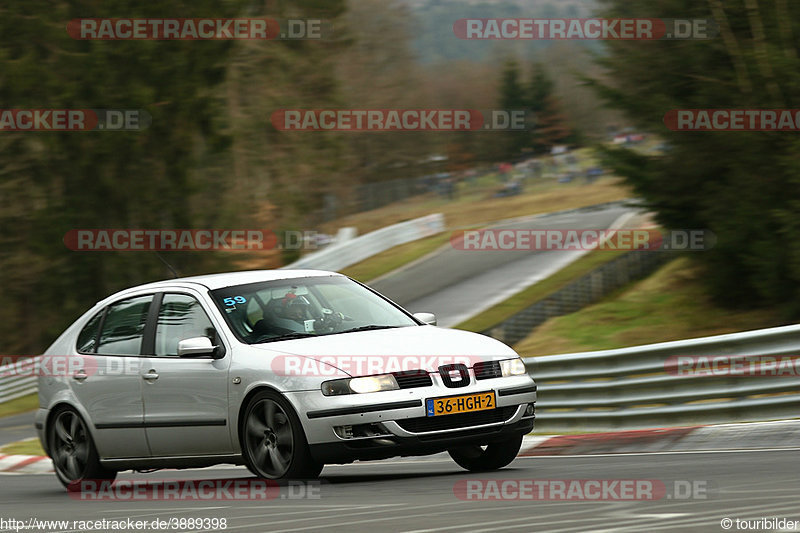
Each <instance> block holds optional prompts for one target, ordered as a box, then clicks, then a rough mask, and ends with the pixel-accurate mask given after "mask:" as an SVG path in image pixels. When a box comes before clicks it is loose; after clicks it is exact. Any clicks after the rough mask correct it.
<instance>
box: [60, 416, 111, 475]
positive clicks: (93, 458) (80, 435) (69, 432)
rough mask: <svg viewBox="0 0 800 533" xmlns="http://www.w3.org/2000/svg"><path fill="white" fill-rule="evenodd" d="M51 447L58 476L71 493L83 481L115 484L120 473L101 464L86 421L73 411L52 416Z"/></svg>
mask: <svg viewBox="0 0 800 533" xmlns="http://www.w3.org/2000/svg"><path fill="white" fill-rule="evenodd" d="M47 443H48V448H49V450H50V457H51V458H52V459H53V468H54V470H55V472H56V477H57V478H58V480H59V481H60V482H61V484H62V485H64V486H65V487H66V488H67V489H68V490H75V489H76V488H78V487H80V482H81V481H90V480H91V481H97V480H107V481H109V482H110V481H113V480H114V478H116V477H117V473H116V472H115V471H113V470H107V469H105V468H103V467H102V466H101V465H100V459H99V456H98V454H97V448H95V445H94V442H93V441H92V436H91V435H90V434H89V430H88V428H87V427H86V422H84V421H83V419H82V418H81V416H80V415H79V414H78V412H77V411H75V410H74V409H72V408H65V409H63V410H61V411H59V412H58V413H56V415H55V416H54V417H53V421H52V423H51V424H50V425H49V427H48V441H47Z"/></svg>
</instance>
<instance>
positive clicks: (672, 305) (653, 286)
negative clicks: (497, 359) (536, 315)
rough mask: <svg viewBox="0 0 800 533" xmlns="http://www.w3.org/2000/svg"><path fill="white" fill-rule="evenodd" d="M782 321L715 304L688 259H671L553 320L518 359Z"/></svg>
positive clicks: (766, 312)
mask: <svg viewBox="0 0 800 533" xmlns="http://www.w3.org/2000/svg"><path fill="white" fill-rule="evenodd" d="M780 325H785V322H783V321H782V319H781V317H780V315H779V314H778V312H776V311H774V310H770V309H758V310H731V309H725V308H722V307H718V306H717V305H715V304H714V303H713V302H712V301H711V298H710V297H709V295H708V293H707V292H706V290H705V288H704V286H703V284H702V281H701V279H700V271H699V268H698V267H697V266H695V265H694V264H692V263H691V261H690V259H689V258H688V257H680V258H676V259H674V260H672V261H670V262H669V263H667V264H666V265H664V266H662V267H661V268H659V269H658V270H657V271H656V272H655V273H653V274H652V275H650V276H649V277H647V278H645V279H643V280H640V281H638V282H635V283H632V284H630V285H628V286H627V287H624V288H622V289H620V290H618V291H616V292H615V293H612V294H611V295H609V296H607V297H606V298H604V299H603V300H602V301H601V302H599V303H597V304H594V305H591V306H588V307H586V308H584V309H582V310H580V311H578V312H576V313H572V314H569V315H564V316H561V317H557V318H553V319H551V320H548V321H547V322H545V323H544V324H542V325H541V326H540V327H539V328H537V329H536V330H535V331H534V332H533V333H532V334H531V335H529V336H528V337H526V338H525V339H523V340H521V341H520V342H519V343H517V345H516V346H515V349H516V350H517V351H518V352H519V353H520V354H521V355H522V356H523V357H531V356H536V355H545V354H548V355H549V354H559V353H571V352H583V351H591V350H607V349H613V348H623V347H626V346H637V345H641V344H651V343H656V342H666V341H673V340H680V339H689V338H695V337H705V336H710V335H722V334H725V333H735V332H739V331H747V330H753V329H761V328H767V327H774V326H780Z"/></svg>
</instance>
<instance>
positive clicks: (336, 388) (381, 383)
mask: <svg viewBox="0 0 800 533" xmlns="http://www.w3.org/2000/svg"><path fill="white" fill-rule="evenodd" d="M399 388H400V387H399V386H398V385H397V381H396V380H395V379H394V376H393V375H391V374H384V375H381V376H367V377H363V378H348V379H335V380H333V381H326V382H325V383H323V384H322V394H324V395H325V396H338V395H341V394H353V393H355V394H364V393H367V392H380V391H385V390H398V389H399Z"/></svg>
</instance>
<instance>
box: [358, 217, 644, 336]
mask: <svg viewBox="0 0 800 533" xmlns="http://www.w3.org/2000/svg"><path fill="white" fill-rule="evenodd" d="M635 211H636V210H635V208H633V207H629V206H624V205H620V204H617V205H610V206H603V207H590V208H584V209H578V210H573V211H569V212H564V213H554V214H549V215H545V216H534V217H524V218H520V219H517V220H515V221H512V222H506V223H501V224H498V225H496V226H492V227H493V228H497V229H513V230H545V229H559V230H570V229H594V230H600V229H607V228H609V227H611V226H612V224H614V223H615V222H618V221H620V220H621V219H622V218H623V217H626V215H629V214H631V213H634V212H635ZM583 253H584V252H583V251H575V250H569V251H568V250H502V251H499V250H492V251H485V250H481V251H475V250H457V249H455V248H453V247H452V246H450V245H447V246H445V247H443V248H442V249H440V250H438V251H437V252H435V253H432V254H430V255H428V256H426V257H424V258H422V259H420V260H419V261H415V262H414V263H412V264H410V265H408V266H406V267H405V268H402V269H400V270H398V271H395V272H392V273H390V274H388V275H387V276H384V277H382V278H380V279H378V280H375V281H373V282H371V283H370V286H371V287H373V288H374V289H375V290H377V291H378V292H380V293H382V294H384V295H386V296H387V297H388V298H390V299H392V300H393V301H395V302H397V303H398V304H400V305H402V306H403V307H405V308H406V309H408V310H409V311H411V312H414V313H416V312H423V311H425V312H430V313H434V314H435V315H436V317H437V319H438V321H439V325H440V326H445V327H450V326H454V325H456V324H458V323H460V322H461V321H463V320H466V319H467V318H469V317H470V316H473V315H475V314H478V313H479V312H480V311H483V310H485V309H487V308H488V307H491V306H492V305H494V304H496V303H499V302H501V301H503V300H505V299H506V298H508V297H509V296H511V295H513V294H515V293H517V292H519V291H520V290H522V289H523V288H525V287H527V286H529V285H532V284H533V283H535V282H537V281H540V280H542V279H544V278H546V277H547V276H550V275H551V274H553V273H554V272H556V271H558V270H559V269H561V268H563V267H564V266H565V265H567V264H569V263H570V262H572V261H574V260H575V259H577V258H578V257H580V256H581V255H582V254H583Z"/></svg>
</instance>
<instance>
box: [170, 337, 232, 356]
mask: <svg viewBox="0 0 800 533" xmlns="http://www.w3.org/2000/svg"><path fill="white" fill-rule="evenodd" d="M217 348H218V347H217V346H214V345H213V344H211V339H209V338H208V337H192V338H191V339H183V340H182V341H180V342H178V357H203V356H211V357H213V358H214V359H220V358H221V355H222V354H220V352H219V350H217ZM218 354H219V355H218Z"/></svg>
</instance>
